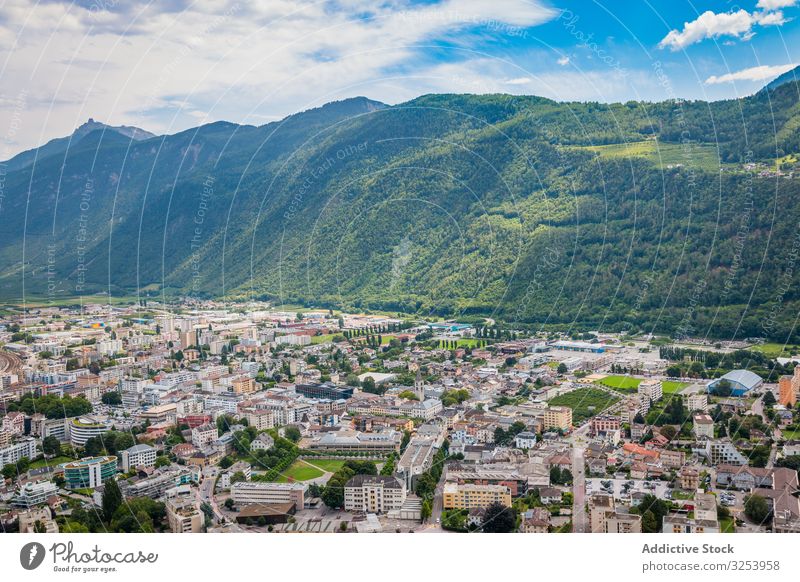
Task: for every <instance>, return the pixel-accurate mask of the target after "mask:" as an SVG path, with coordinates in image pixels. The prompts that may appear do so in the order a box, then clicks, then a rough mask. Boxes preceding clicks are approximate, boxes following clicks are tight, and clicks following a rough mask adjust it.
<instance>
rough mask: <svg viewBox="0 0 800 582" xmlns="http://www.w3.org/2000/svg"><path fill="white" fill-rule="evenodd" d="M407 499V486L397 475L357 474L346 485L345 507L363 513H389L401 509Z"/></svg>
mask: <svg viewBox="0 0 800 582" xmlns="http://www.w3.org/2000/svg"><path fill="white" fill-rule="evenodd" d="M405 500H406V486H405V484H404V483H401V482H400V481H399V480H398V479H397V478H396V477H390V476H386V475H356V476H354V477H353V478H352V479H350V480H349V481H348V482H347V484H346V485H345V486H344V508H345V510H347V511H360V512H363V513H387V512H389V511H391V510H393V509H400V508H401V507H402V506H403V502H404V501H405Z"/></svg>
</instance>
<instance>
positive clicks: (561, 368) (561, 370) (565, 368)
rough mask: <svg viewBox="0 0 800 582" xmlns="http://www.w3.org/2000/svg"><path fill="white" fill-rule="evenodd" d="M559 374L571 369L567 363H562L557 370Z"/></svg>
mask: <svg viewBox="0 0 800 582" xmlns="http://www.w3.org/2000/svg"><path fill="white" fill-rule="evenodd" d="M556 371H557V372H558V373H559V374H566V373H567V372H568V371H569V370H568V369H567V365H566V364H565V363H563V362H562V363H560V364H559V365H558V368H557V370H556Z"/></svg>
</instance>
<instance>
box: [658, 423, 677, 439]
mask: <svg viewBox="0 0 800 582" xmlns="http://www.w3.org/2000/svg"><path fill="white" fill-rule="evenodd" d="M660 432H661V435H662V436H663V437H664V438H666V439H667V440H672V439H674V438H675V435H676V434H678V431H677V430H676V429H675V427H674V426H672V425H670V424H668V425H666V426H662V427H661V431H660Z"/></svg>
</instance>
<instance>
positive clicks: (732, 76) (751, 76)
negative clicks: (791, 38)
mask: <svg viewBox="0 0 800 582" xmlns="http://www.w3.org/2000/svg"><path fill="white" fill-rule="evenodd" d="M796 66H797V65H795V64H788V65H772V66H770V65H761V66H758V67H750V68H749V69H742V70H741V71H736V72H734V73H727V74H725V75H720V76H716V75H712V76H711V77H709V78H708V79H706V81H705V82H706V85H718V84H721V83H733V82H735V81H765V80H767V79H773V78H775V77H777V76H778V75H782V74H783V73H785V72H786V71H790V70H792V69H793V68H794V67H796Z"/></svg>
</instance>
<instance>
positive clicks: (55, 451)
mask: <svg viewBox="0 0 800 582" xmlns="http://www.w3.org/2000/svg"><path fill="white" fill-rule="evenodd" d="M42 452H43V453H44V454H45V455H46V456H48V457H56V456H58V455H60V454H61V441H59V440H58V439H57V438H56V437H54V436H46V437H44V439H43V440H42Z"/></svg>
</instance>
